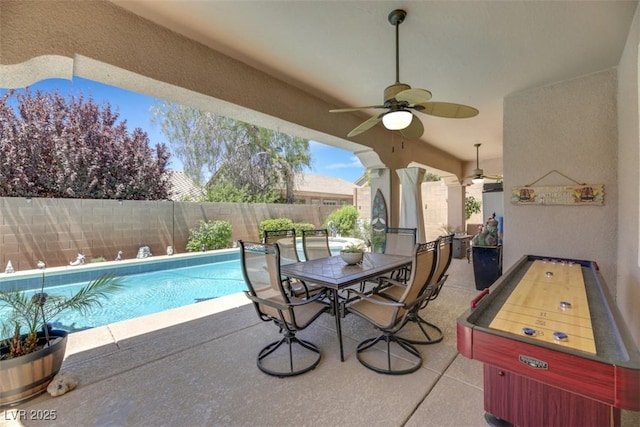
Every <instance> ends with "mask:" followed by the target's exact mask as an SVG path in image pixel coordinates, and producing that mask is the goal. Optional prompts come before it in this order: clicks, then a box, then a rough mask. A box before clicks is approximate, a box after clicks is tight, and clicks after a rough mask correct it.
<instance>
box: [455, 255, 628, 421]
mask: <svg viewBox="0 0 640 427" xmlns="http://www.w3.org/2000/svg"><path fill="white" fill-rule="evenodd" d="M457 339H458V351H459V352H460V353H461V354H462V355H463V356H465V357H468V358H470V359H475V360H478V361H480V362H482V363H483V364H484V408H485V411H486V412H487V414H486V415H485V417H486V418H487V420H488V421H489V422H490V423H494V424H504V425H508V424H509V423H511V424H515V425H518V426H521V427H526V426H563V427H564V426H598V427H600V426H619V425H620V410H621V409H626V410H631V411H640V352H638V348H637V347H636V345H635V344H634V341H633V339H632V337H631V335H630V333H629V331H628V329H627V327H626V325H625V323H624V321H623V319H622V316H621V315H620V313H619V311H618V309H617V307H616V305H615V303H614V301H613V299H612V298H611V296H610V295H609V292H608V289H607V285H606V284H605V282H604V280H603V278H602V276H601V274H600V272H599V270H598V266H597V264H596V263H595V262H593V261H580V260H570V259H551V258H547V257H541V256H533V255H527V256H524V257H522V258H521V259H520V260H519V261H518V262H517V263H516V264H515V265H514V266H513V267H511V268H510V269H509V271H507V272H506V273H505V274H504V275H503V276H502V277H501V278H499V279H498V280H497V281H496V282H495V283H494V284H493V285H492V286H491V288H489V289H485V290H484V291H483V292H482V293H480V295H478V297H477V298H476V299H475V300H474V301H472V303H471V308H470V309H469V310H468V311H467V312H465V313H464V314H463V315H462V316H461V317H459V318H458V322H457Z"/></svg>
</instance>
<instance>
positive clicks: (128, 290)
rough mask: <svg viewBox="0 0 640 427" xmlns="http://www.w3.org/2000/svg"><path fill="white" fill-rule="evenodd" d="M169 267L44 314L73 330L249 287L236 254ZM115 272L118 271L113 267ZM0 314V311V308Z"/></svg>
mask: <svg viewBox="0 0 640 427" xmlns="http://www.w3.org/2000/svg"><path fill="white" fill-rule="evenodd" d="M352 241H356V242H361V240H357V239H349V238H330V250H331V252H332V254H334V255H337V254H339V253H340V249H342V247H343V246H344V245H345V244H347V243H349V242H352ZM298 252H299V253H300V255H301V259H303V260H304V254H303V253H302V242H301V241H299V242H298ZM176 258H177V257H176ZM169 268H170V269H168V270H158V271H150V272H146V273H138V274H129V275H127V274H124V275H119V276H118V277H119V278H120V279H121V283H122V285H123V289H122V290H120V291H118V292H116V293H114V294H110V295H109V296H108V297H107V298H105V299H103V300H102V306H101V307H94V308H93V309H92V310H91V312H90V313H89V314H87V315H84V316H83V315H80V314H79V313H77V312H75V311H69V312H67V313H62V314H61V315H60V316H59V317H57V318H55V319H48V320H47V322H48V323H50V324H51V325H52V326H53V327H54V328H55V329H63V330H65V331H69V332H74V331H80V330H85V329H90V328H95V327H98V326H103V325H108V324H110V323H114V322H119V321H122V320H127V319H133V318H135V317H140V316H145V315H147V314H152V313H158V312H161V311H165V310H170V309H172V308H177V307H182V306H185V305H189V304H194V303H198V302H201V301H206V300H210V299H213V298H218V297H222V296H226V295H231V294H234V293H238V292H242V291H244V290H246V289H247V287H246V284H245V282H244V277H243V275H242V267H241V265H240V259H231V260H226V261H215V262H209V263H208V264H200V265H192V266H188V267H173V268H171V267H169ZM115 274H116V275H117V273H115ZM38 277H39V276H38ZM62 277H64V276H62ZM94 277H97V275H95V276H94ZM52 279H53V277H51V276H49V277H48V280H47V282H48V283H50V282H51V281H52ZM37 280H38V281H39V280H40V279H39V278H38V279H37ZM60 280H64V279H62V278H61V277H58V282H60ZM71 280H76V281H78V280H85V279H80V278H76V279H71ZM86 280H88V279H86ZM38 283H39V282H38ZM63 283H64V281H63ZM87 283H88V281H84V282H77V283H72V284H65V285H59V286H47V287H46V292H47V293H48V294H55V295H68V296H70V295H73V294H74V293H76V292H77V291H78V290H79V289H80V288H81V287H83V286H86V285H87ZM35 286H38V285H35ZM22 289H25V288H22ZM26 289H31V288H26ZM38 291H39V288H38V289H31V290H28V291H25V292H26V293H27V295H28V296H31V295H32V294H33V293H35V292H38ZM1 320H2V312H1V311H0V321H1Z"/></svg>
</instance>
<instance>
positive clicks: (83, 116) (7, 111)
mask: <svg viewBox="0 0 640 427" xmlns="http://www.w3.org/2000/svg"><path fill="white" fill-rule="evenodd" d="M14 105H15V108H14V107H13V106H14ZM0 153H1V155H2V157H1V158H0V196H9V197H26V196H38V197H67V198H92V199H128V200H158V199H166V198H167V197H168V192H169V182H168V176H167V174H166V173H165V171H166V165H167V162H168V159H169V153H168V152H167V150H166V147H165V146H164V144H158V145H156V146H155V148H152V147H151V146H150V142H149V138H148V136H147V134H146V133H145V132H143V131H142V130H141V129H139V128H136V129H134V130H133V132H131V133H130V132H128V130H127V124H126V121H119V115H118V113H116V112H114V111H112V109H111V105H110V104H109V103H108V102H106V103H104V105H102V106H99V105H98V104H96V103H95V101H94V100H93V99H92V98H84V97H83V96H82V95H80V96H69V97H66V98H65V97H63V96H61V95H60V94H59V93H58V92H57V91H56V92H53V93H43V92H41V91H37V92H36V93H35V94H33V93H32V92H31V91H30V90H29V89H28V88H27V89H26V90H24V91H15V90H9V91H7V92H6V93H5V94H4V95H2V96H0Z"/></svg>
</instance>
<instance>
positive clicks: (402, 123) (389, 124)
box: [382, 110, 413, 130]
mask: <svg viewBox="0 0 640 427" xmlns="http://www.w3.org/2000/svg"><path fill="white" fill-rule="evenodd" d="M412 120H413V114H411V112H410V111H406V110H396V111H390V112H388V113H387V114H385V115H384V116H382V124H383V125H384V127H386V128H387V129H389V130H402V129H406V128H408V127H409V125H410V124H411V121H412Z"/></svg>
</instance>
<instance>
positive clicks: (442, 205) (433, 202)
mask: <svg viewBox="0 0 640 427" xmlns="http://www.w3.org/2000/svg"><path fill="white" fill-rule="evenodd" d="M465 189H466V195H471V196H474V197H475V198H476V199H478V200H479V201H482V186H481V185H473V186H468V187H465ZM421 191H422V205H423V209H424V211H423V214H424V230H425V236H426V240H427V241H430V240H434V239H435V238H437V237H438V236H441V235H443V234H445V233H446V232H447V230H448V229H449V224H448V219H447V218H448V211H449V187H448V186H447V185H446V184H445V183H444V181H434V182H424V183H422V186H421ZM355 199H356V209H358V213H359V214H360V219H365V220H370V219H371V187H359V188H357V190H356V196H355ZM482 222H483V221H482V213H477V214H474V215H472V216H471V218H470V219H469V220H467V223H474V224H475V223H478V224H481V223H482ZM450 231H454V230H450ZM460 231H462V230H460Z"/></svg>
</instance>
